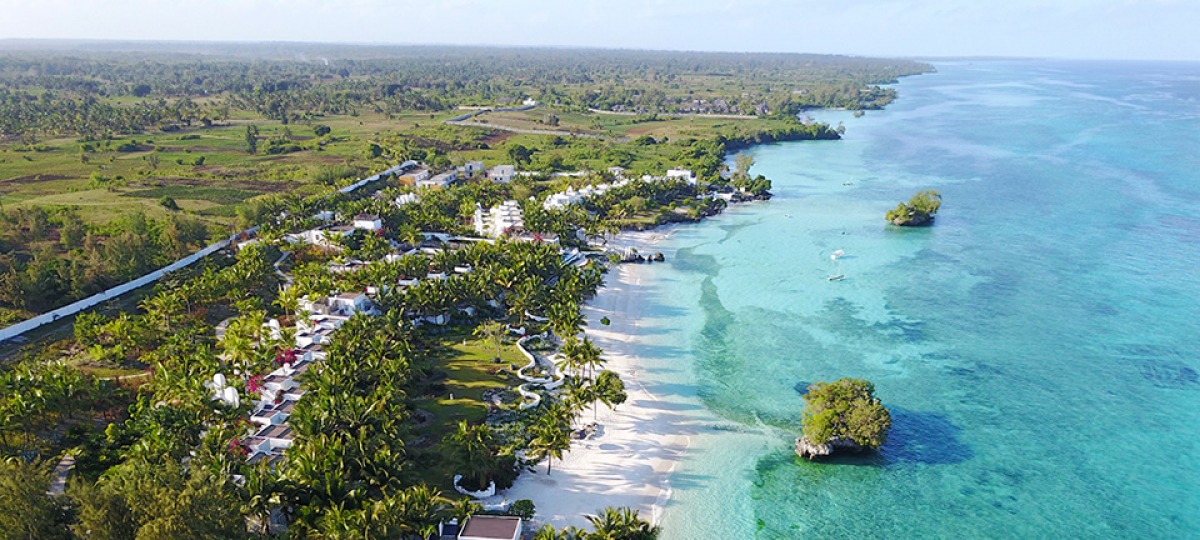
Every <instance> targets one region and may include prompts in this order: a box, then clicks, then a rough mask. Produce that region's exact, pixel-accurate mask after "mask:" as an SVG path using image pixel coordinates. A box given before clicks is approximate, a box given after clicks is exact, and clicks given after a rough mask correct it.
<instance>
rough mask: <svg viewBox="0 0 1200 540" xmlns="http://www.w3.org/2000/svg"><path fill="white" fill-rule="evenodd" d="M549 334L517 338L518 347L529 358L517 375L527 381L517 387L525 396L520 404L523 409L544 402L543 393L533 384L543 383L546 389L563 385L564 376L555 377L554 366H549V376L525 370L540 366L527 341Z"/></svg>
mask: <svg viewBox="0 0 1200 540" xmlns="http://www.w3.org/2000/svg"><path fill="white" fill-rule="evenodd" d="M549 336H550V334H549V333H542V334H538V335H536V336H526V337H523V338H521V339H518V340H517V349H518V350H520V351H521V354H524V355H525V357H526V358H528V359H529V363H528V364H525V367H522V368H521V369H518V370H517V377H519V378H520V379H521V380H522V381H525V384H522V385H521V386H518V387H517V392H518V393H519V394H521V397H522V398H524V400H523V401H522V402H521V405H520V407H521V410H526V409H532V408H534V407H537V406H538V405H540V404H541V403H542V395H541V394H539V393H537V392H534V391H533V390H531V389H530V387H532V386H533V385H541V386H542V388H545V389H546V390H554V389H555V388H558V387H559V386H562V383H563V381H562V377H558V378H555V376H554V366H548V368H549V369H548V371H549V373H550V374H551V375H550V376H549V377H535V376H533V375H526V374H525V370H527V369H532V368H535V367H538V365H539V362H538V359H537V355H535V354H533V353H532V352H530V351H529V349H526V348H525V342H526V341H528V340H530V339H533V338H537V339H547V338H549Z"/></svg>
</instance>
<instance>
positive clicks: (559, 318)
mask: <svg viewBox="0 0 1200 540" xmlns="http://www.w3.org/2000/svg"><path fill="white" fill-rule="evenodd" d="M546 316H547V317H549V318H550V327H551V328H552V329H553V330H554V333H555V334H557V335H558V336H559V337H561V338H563V339H566V338H568V337H572V336H574V335H576V334H578V333H579V330H580V329H581V328H583V327H584V326H585V325H586V324H587V323H586V322H584V319H583V314H582V313H580V312H579V304H578V303H577V302H576V301H575V299H574V298H570V297H561V298H559V299H558V301H557V302H554V303H553V304H550V308H549V310H548V311H547V313H546Z"/></svg>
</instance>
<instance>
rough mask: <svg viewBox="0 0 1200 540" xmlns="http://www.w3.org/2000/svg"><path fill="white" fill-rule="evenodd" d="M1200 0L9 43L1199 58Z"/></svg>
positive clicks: (10, 27)
mask: <svg viewBox="0 0 1200 540" xmlns="http://www.w3.org/2000/svg"><path fill="white" fill-rule="evenodd" d="M1197 34H1200V0H690V1H689V0H674V1H668V0H186V1H182V0H0V39H3V38H74V39H109V40H183V41H315V42H343V43H381V44H473V45H474V44H481V45H518V46H564V47H604V48H632V49H669V50H701V51H773V52H809V53H832V54H852V55H868V56H908V57H946V56H951V57H953V56H1021V57H1041V58H1047V57H1048V58H1089V59H1144V60H1200V38H1197V37H1196V36H1197Z"/></svg>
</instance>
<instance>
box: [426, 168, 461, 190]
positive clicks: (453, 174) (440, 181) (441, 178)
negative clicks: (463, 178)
mask: <svg viewBox="0 0 1200 540" xmlns="http://www.w3.org/2000/svg"><path fill="white" fill-rule="evenodd" d="M457 181H458V171H450V172H444V173H442V174H439V175H437V176H434V177H432V178H427V179H425V180H418V181H417V187H424V188H429V187H439V188H444V187H446V186H448V185H450V184H453V183H455V182H457Z"/></svg>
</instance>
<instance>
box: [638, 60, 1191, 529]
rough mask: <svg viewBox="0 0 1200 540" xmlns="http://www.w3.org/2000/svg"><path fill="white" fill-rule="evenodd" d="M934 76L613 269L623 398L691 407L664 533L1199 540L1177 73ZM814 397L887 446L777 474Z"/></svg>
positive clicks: (969, 68)
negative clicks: (926, 210)
mask: <svg viewBox="0 0 1200 540" xmlns="http://www.w3.org/2000/svg"><path fill="white" fill-rule="evenodd" d="M936 66H937V69H938V72H937V73H934V74H928V75H922V76H917V77H910V78H906V79H903V80H902V81H901V82H900V84H898V85H897V86H896V88H897V89H898V91H899V93H900V98H899V99H898V100H897V101H896V102H895V103H893V104H892V105H890V106H889V107H888V108H887V109H886V110H884V111H872V112H869V113H867V114H866V115H865V116H864V117H861V118H854V117H853V116H852V115H850V114H849V113H842V112H826V113H819V114H817V115H816V116H817V119H819V120H822V121H827V122H832V123H835V124H836V123H838V122H844V124H845V126H846V129H847V132H846V136H845V139H844V140H842V141H830V142H815V143H786V144H777V145H769V146H763V147H758V148H755V149H753V150H751V151H750V153H752V154H753V156H754V158H755V159H756V161H757V163H756V165H755V167H754V169H753V171H752V172H753V173H756V174H757V173H762V174H765V175H767V176H768V177H769V178H771V179H772V180H773V181H774V190H773V191H774V193H775V194H776V197H775V198H774V199H773V200H771V201H769V202H766V203H752V204H746V205H739V206H738V207H736V208H732V209H730V210H729V211H728V212H727V213H726V214H724V215H722V216H720V217H718V218H716V219H713V220H709V221H706V222H704V223H701V224H698V225H692V226H684V227H679V228H676V229H673V230H672V231H670V233H669V235H667V237H666V238H665V239H664V240H662V241H661V242H660V243H659V244H658V245H657V246H656V249H658V250H660V251H663V252H664V253H666V255H667V258H668V263H667V264H662V265H656V266H649V267H646V268H645V269H644V270H640V271H642V272H644V276H645V281H647V282H649V283H651V285H648V286H647V287H648V292H647V294H646V296H645V305H644V307H643V313H644V315H645V317H644V318H645V320H644V321H643V324H642V326H643V328H644V329H645V331H644V332H643V333H642V335H640V336H639V337H638V339H639V341H640V344H641V345H642V354H643V355H644V357H645V359H646V366H647V367H646V370H645V372H644V373H643V378H644V379H645V380H644V381H643V382H644V383H645V384H646V385H647V387H648V388H650V389H651V390H652V391H654V392H656V393H658V394H660V395H664V396H666V397H667V398H670V397H672V396H675V397H678V398H679V399H681V400H683V401H692V402H695V403H697V404H699V405H701V406H702V410H700V411H699V412H697V413H695V414H696V415H698V417H699V418H700V420H698V422H699V424H698V425H700V426H702V427H701V428H697V429H695V430H694V431H693V432H692V433H690V435H691V448H690V449H689V450H688V452H687V453H686V456H685V458H684V460H683V461H682V462H681V463H680V464H679V466H678V468H677V469H676V471H675V474H674V475H673V476H672V478H671V487H672V491H673V492H672V496H671V499H670V501H669V502H668V503H667V505H666V508H665V512H664V514H663V522H662V524H663V525H664V528H665V535H664V537H665V538H668V539H685V538H716V537H718V536H714V535H725V536H724V537H729V538H753V537H757V538H771V539H774V538H800V537H811V538H930V537H941V538H1200V375H1198V374H1200V64H1172V63H1099V62H1060V61H979V62H954V63H937V64H936ZM921 189H936V190H939V191H940V192H941V193H942V195H943V198H944V200H943V206H942V211H941V212H940V214H939V216H938V218H937V221H936V224H935V225H934V226H933V227H930V228H923V229H904V230H900V229H896V228H893V227H890V226H889V225H888V224H887V223H885V221H884V219H883V215H884V213H885V212H886V211H887V210H888V209H890V208H893V207H894V206H895V205H896V203H897V202H899V201H901V200H906V199H907V198H908V197H909V196H911V195H912V194H913V193H915V192H916V191H918V190H921ZM837 249H842V250H845V252H846V256H845V257H844V258H843V259H842V263H841V268H840V270H839V269H837V268H836V267H835V266H833V264H832V263H831V262H830V260H829V255H830V254H831V253H832V252H833V251H834V250H837ZM835 271H840V272H842V273H844V274H845V275H846V276H847V277H846V279H845V280H844V281H840V282H830V281H828V280H827V279H826V278H827V276H828V275H829V274H831V273H834V272H835ZM839 377H862V378H866V379H869V380H871V381H873V382H874V383H875V385H876V388H877V395H878V396H879V397H880V398H881V399H882V400H883V401H884V403H885V404H886V405H887V406H889V407H890V408H891V410H892V415H893V419H894V429H893V431H892V434H891V437H890V441H889V442H888V444H887V445H886V446H885V447H884V448H883V449H882V451H881V452H880V453H879V454H878V455H875V456H868V457H862V458H851V459H842V460H837V461H834V462H832V463H808V462H803V461H800V460H798V459H797V458H796V457H795V456H794V454H793V453H792V448H791V446H792V439H793V437H794V436H795V433H796V432H797V431H798V422H799V417H800V411H801V409H802V406H803V402H802V400H801V397H800V395H801V392H802V391H803V389H804V387H805V386H806V385H807V384H808V383H810V382H812V381H820V380H832V379H835V378H839Z"/></svg>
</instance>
